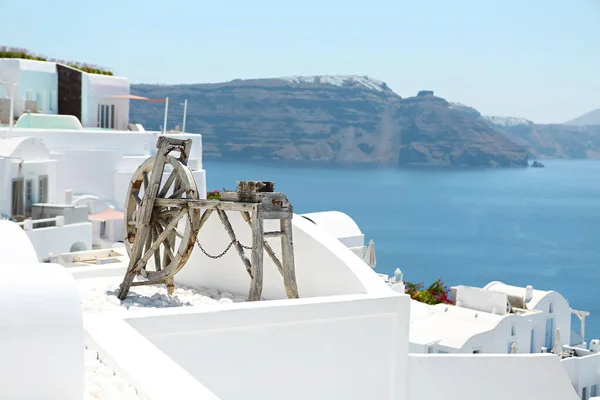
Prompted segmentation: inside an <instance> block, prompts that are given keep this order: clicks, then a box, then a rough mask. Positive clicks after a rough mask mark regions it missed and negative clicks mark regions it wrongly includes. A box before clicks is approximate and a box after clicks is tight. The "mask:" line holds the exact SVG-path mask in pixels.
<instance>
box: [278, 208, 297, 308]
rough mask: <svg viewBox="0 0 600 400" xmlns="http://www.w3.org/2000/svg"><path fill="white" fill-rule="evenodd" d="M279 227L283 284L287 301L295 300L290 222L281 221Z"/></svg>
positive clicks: (288, 220)
mask: <svg viewBox="0 0 600 400" xmlns="http://www.w3.org/2000/svg"><path fill="white" fill-rule="evenodd" d="M279 225H280V227H281V231H282V232H283V235H282V236H281V259H282V262H281V263H282V266H283V284H284V286H285V292H286V294H287V296H288V299H297V298H298V297H299V295H298V285H297V284H296V268H295V266H294V242H293V240H292V220H291V218H289V219H287V218H286V219H281V220H279Z"/></svg>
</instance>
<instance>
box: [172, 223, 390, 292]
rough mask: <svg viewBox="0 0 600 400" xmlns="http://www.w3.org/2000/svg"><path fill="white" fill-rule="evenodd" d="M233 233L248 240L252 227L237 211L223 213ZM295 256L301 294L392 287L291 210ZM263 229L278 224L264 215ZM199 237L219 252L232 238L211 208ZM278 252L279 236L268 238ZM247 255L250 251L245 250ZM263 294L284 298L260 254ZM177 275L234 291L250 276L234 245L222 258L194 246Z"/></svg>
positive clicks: (273, 270) (199, 284) (246, 284)
mask: <svg viewBox="0 0 600 400" xmlns="http://www.w3.org/2000/svg"><path fill="white" fill-rule="evenodd" d="M227 215H228V217H229V220H230V222H231V225H232V226H233V228H234V231H235V233H236V235H237V238H238V239H239V240H240V241H241V243H242V244H244V245H250V244H251V243H252V240H251V236H252V235H251V231H250V227H249V226H248V225H247V223H246V222H245V221H244V220H243V219H242V217H241V215H240V214H239V213H238V212H228V213H227ZM292 223H293V241H294V258H295V264H296V278H297V282H298V291H299V293H300V297H316V296H328V295H343V294H356V293H368V292H371V291H384V293H387V291H391V289H390V288H389V287H388V286H387V285H386V284H385V283H384V282H383V281H382V280H381V279H380V278H379V277H378V276H377V275H376V274H375V273H374V272H373V271H372V270H371V269H370V268H369V267H368V266H367V264H365V263H364V262H363V261H362V260H360V259H359V258H358V257H356V256H355V255H354V254H353V253H352V251H351V250H350V249H348V248H347V247H346V246H344V245H343V244H342V243H341V242H340V241H338V240H337V239H335V238H334V237H333V236H332V235H330V234H329V233H328V232H326V231H325V230H323V229H321V228H319V227H318V226H317V225H315V224H313V223H312V222H310V221H308V220H306V219H304V218H302V217H300V216H298V215H295V216H294V218H293V220H292ZM264 230H265V232H266V231H274V230H279V223H278V221H265V227H264ZM198 240H199V242H200V244H201V245H202V247H203V248H204V249H205V250H206V251H207V252H208V253H209V254H212V255H216V254H219V253H220V252H222V251H223V250H224V249H225V248H226V247H227V245H228V244H229V243H230V242H231V240H230V239H229V236H227V233H226V232H225V229H224V228H223V226H222V224H221V222H220V220H219V217H218V216H217V215H216V213H214V214H213V215H211V216H210V218H209V219H208V221H207V223H206V224H205V225H204V227H203V228H202V229H201V230H200V233H199V235H198ZM267 240H268V242H269V243H270V244H271V246H272V248H273V250H274V251H275V254H277V255H278V257H279V258H280V254H281V245H280V240H279V239H267ZM246 254H247V256H248V258H249V259H250V251H249V250H246ZM263 269H264V288H263V297H264V298H265V299H283V298H286V296H285V291H284V287H283V280H282V278H281V275H280V274H279V272H278V271H277V269H276V267H275V265H274V264H273V262H272V261H271V259H270V258H269V256H268V255H267V254H266V253H265V254H264V267H263ZM175 279H176V281H177V282H179V283H181V284H184V285H190V286H194V287H212V288H215V289H218V290H225V291H230V292H232V293H239V294H246V295H247V294H248V289H249V284H250V277H249V276H248V274H247V273H246V270H245V268H244V265H243V264H242V261H241V259H240V257H239V255H238V254H237V252H236V251H235V249H234V248H233V247H232V248H231V249H230V250H229V252H228V253H227V254H226V255H225V256H223V257H222V258H219V259H216V260H213V259H210V258H208V257H206V256H205V255H204V254H203V253H202V252H201V251H200V249H198V248H197V247H195V248H194V250H193V252H192V254H191V256H190V259H189V260H188V262H187V264H186V266H185V267H184V268H183V269H182V270H181V271H180V272H179V273H178V274H177V275H176V277H175Z"/></svg>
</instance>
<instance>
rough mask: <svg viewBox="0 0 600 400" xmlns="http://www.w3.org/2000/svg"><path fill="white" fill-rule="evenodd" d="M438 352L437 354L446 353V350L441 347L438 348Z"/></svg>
mask: <svg viewBox="0 0 600 400" xmlns="http://www.w3.org/2000/svg"><path fill="white" fill-rule="evenodd" d="M438 353H439V354H448V352H447V351H446V350H441V349H440V350H438Z"/></svg>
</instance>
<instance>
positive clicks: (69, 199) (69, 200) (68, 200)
mask: <svg viewBox="0 0 600 400" xmlns="http://www.w3.org/2000/svg"><path fill="white" fill-rule="evenodd" d="M65 204H69V205H70V204H73V190H72V189H67V190H65Z"/></svg>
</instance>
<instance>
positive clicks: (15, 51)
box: [0, 46, 113, 76]
mask: <svg viewBox="0 0 600 400" xmlns="http://www.w3.org/2000/svg"><path fill="white" fill-rule="evenodd" d="M0 58H21V59H24V60H35V61H52V62H56V63H59V64H65V65H67V66H69V67H71V68H75V69H78V70H80V71H83V72H87V73H90V74H97V75H110V76H112V75H113V73H112V72H111V71H109V70H107V69H105V68H101V67H98V66H95V65H91V64H86V63H80V62H73V61H63V60H56V59H52V58H46V57H44V56H42V55H39V54H33V53H31V52H30V51H29V50H27V49H21V48H17V47H7V46H0Z"/></svg>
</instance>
